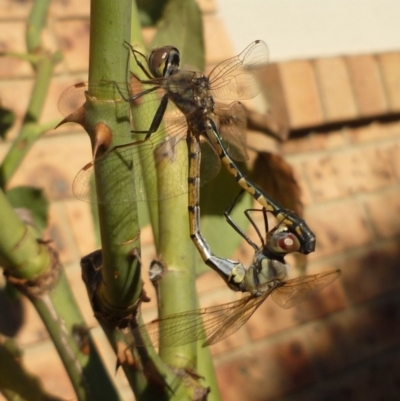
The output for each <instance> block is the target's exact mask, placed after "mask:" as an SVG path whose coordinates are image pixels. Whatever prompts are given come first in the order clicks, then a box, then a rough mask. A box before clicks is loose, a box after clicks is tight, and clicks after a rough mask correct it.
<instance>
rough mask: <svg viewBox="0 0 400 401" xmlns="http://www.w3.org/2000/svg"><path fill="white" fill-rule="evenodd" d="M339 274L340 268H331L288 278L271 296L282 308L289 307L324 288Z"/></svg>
mask: <svg viewBox="0 0 400 401" xmlns="http://www.w3.org/2000/svg"><path fill="white" fill-rule="evenodd" d="M339 276H340V270H331V271H328V272H325V273H319V274H313V275H310V276H305V277H298V278H295V279H293V280H288V281H286V282H284V283H283V285H282V286H281V287H277V288H276V289H275V290H273V292H272V295H271V298H272V299H273V300H274V301H275V302H276V303H277V304H278V305H279V306H280V307H281V308H284V309H289V308H292V307H293V306H295V305H297V304H299V303H300V302H302V301H304V300H305V299H306V298H307V297H309V296H310V295H311V294H314V293H316V292H318V291H320V290H322V288H324V287H326V286H327V285H328V284H330V283H331V282H332V281H334V280H336V279H337V278H338V277H339Z"/></svg>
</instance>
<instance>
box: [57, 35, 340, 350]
mask: <svg viewBox="0 0 400 401" xmlns="http://www.w3.org/2000/svg"><path fill="white" fill-rule="evenodd" d="M129 47H130V48H131V51H132V54H133V57H134V58H135V60H136V63H137V64H138V66H139V67H140V69H141V70H142V71H143V72H144V74H145V75H146V76H147V79H145V80H141V79H139V78H137V80H138V81H139V82H140V84H141V85H142V86H143V87H145V88H146V89H144V90H143V91H140V92H139V93H131V92H127V91H126V90H125V89H124V88H123V87H121V86H120V85H118V84H116V83H115V82H111V83H109V85H110V86H111V87H112V89H113V90H114V92H115V89H117V91H118V92H119V94H120V95H121V98H122V100H124V101H127V102H131V103H135V102H136V101H137V100H140V101H141V102H142V105H141V106H140V115H141V116H143V118H147V117H148V114H149V113H150V110H152V108H151V106H152V104H153V100H151V101H148V102H146V100H143V99H146V95H149V94H150V93H153V92H160V91H161V92H162V97H161V98H157V97H156V99H155V101H157V102H159V104H158V107H157V111H156V112H155V114H153V116H151V117H152V118H151V123H150V126H149V127H148V129H146V130H144V131H143V130H138V129H137V128H136V130H135V127H133V132H134V133H136V134H144V138H143V139H142V140H141V141H139V142H141V143H132V144H125V145H122V146H117V147H114V148H113V149H112V150H111V151H109V152H107V153H105V154H104V155H102V156H100V157H97V158H95V160H94V161H93V162H91V163H89V164H88V165H87V166H85V167H84V168H83V169H82V170H81V171H80V172H79V173H78V175H77V177H76V178H75V180H74V193H75V195H76V196H77V197H78V198H80V199H83V200H90V196H91V195H90V190H89V188H90V181H91V177H92V175H93V170H94V168H95V167H96V166H99V165H104V164H107V163H112V162H113V161H114V160H116V159H119V160H121V159H122V160H124V159H127V160H128V161H129V163H127V164H126V165H129V166H130V170H131V173H132V174H131V180H132V182H131V183H127V185H126V190H127V191H128V193H127V196H126V197H125V200H126V201H128V202H135V201H140V200H146V199H147V200H157V198H158V195H157V194H152V193H149V192H148V191H146V184H145V182H146V180H147V179H148V177H149V176H154V175H155V174H156V173H155V167H154V159H156V158H157V154H160V152H161V153H164V152H165V151H166V149H168V151H169V152H170V151H171V149H174V147H175V144H176V143H177V142H179V140H180V139H186V142H187V146H188V167H185V168H188V188H187V189H186V190H188V193H189V199H188V208H189V215H190V218H189V225H190V235H191V238H192V239H193V242H194V244H195V245H196V247H197V249H198V251H199V253H200V255H201V256H202V258H203V260H204V262H205V263H206V264H207V265H208V266H210V267H211V268H212V269H214V270H215V271H216V272H217V273H218V274H219V275H220V276H221V277H222V278H223V279H224V280H225V282H226V283H227V284H228V285H229V286H230V287H231V288H232V289H234V290H236V291H243V292H250V295H249V296H248V297H245V298H243V299H242V300H241V301H237V302H235V303H233V304H226V305H222V306H221V307H219V309H218V307H217V309H213V308H211V309H210V308H208V309H205V310H198V311H191V312H187V313H186V314H185V313H184V314H179V315H173V316H170V317H169V318H168V317H167V318H166V319H164V320H163V321H162V322H160V321H157V322H154V323H151V324H150V326H147V327H148V328H149V329H150V330H152V329H151V328H152V327H155V326H156V325H157V326H158V325H159V324H160V325H161V326H165V325H167V326H168V327H171V329H169V330H186V329H189V331H190V332H193V333H194V337H193V335H192V336H190V335H189V336H181V338H185V340H184V341H185V342H189V341H194V340H196V339H200V338H208V340H207V341H206V344H211V343H214V342H216V341H217V340H219V339H221V338H223V337H225V336H226V335H228V334H229V333H231V332H233V331H234V330H236V329H237V328H239V327H240V326H241V325H242V324H243V323H244V321H246V320H247V319H248V318H249V317H250V316H251V314H252V313H253V312H254V310H255V309H257V307H258V306H259V305H260V304H261V303H262V302H263V300H264V299H265V298H266V297H267V296H268V295H269V294H270V293H272V294H285V293H286V294H288V293H291V294H289V295H286V300H285V301H279V302H280V304H281V306H284V307H288V306H293V305H294V304H296V303H298V302H299V301H300V300H302V299H304V296H303V295H302V296H301V297H299V296H297V295H296V296H295V295H293V294H299V293H301V294H305V293H307V294H309V293H311V292H314V291H315V290H318V289H320V288H322V287H323V286H325V285H326V284H328V283H329V282H330V281H332V280H334V279H335V278H336V277H337V276H338V274H339V273H338V272H336V271H335V272H328V273H324V274H321V275H315V276H308V277H301V278H299V279H295V280H294V281H293V280H291V281H286V282H285V281H284V278H285V277H286V270H287V265H286V264H285V263H284V260H283V257H284V256H285V255H286V254H287V253H290V252H294V251H297V252H302V253H304V254H307V253H310V252H313V251H314V249H315V236H314V234H313V233H312V231H311V230H310V229H309V227H308V226H307V224H306V223H305V222H304V220H302V219H301V218H300V217H299V216H297V215H296V214H295V213H293V212H291V211H289V210H287V209H285V208H283V207H281V206H280V205H279V204H277V203H276V202H275V201H274V200H273V199H271V198H270V197H269V196H268V195H267V194H265V193H264V192H263V191H262V190H261V189H260V188H259V187H257V186H256V185H255V184H254V183H252V182H251V181H250V180H249V179H248V178H247V177H246V176H245V175H244V174H243V173H242V172H241V171H240V169H239V168H238V167H237V165H236V163H235V162H234V160H236V161H242V160H245V159H246V152H245V149H244V142H245V140H244V135H245V132H244V131H245V128H246V124H245V120H246V118H245V111H244V108H243V106H242V104H241V103H240V102H238V101H237V100H238V99H251V98H253V97H255V96H256V95H257V94H258V93H259V91H260V88H259V85H258V83H257V80H256V78H255V72H256V71H255V70H256V69H257V67H259V66H261V65H263V64H265V63H267V61H268V49H267V46H266V45H265V43H264V42H262V41H260V40H257V41H254V42H253V43H251V44H250V45H249V46H248V47H246V49H245V50H244V51H243V52H241V53H240V54H239V55H237V56H236V57H232V58H230V59H228V60H225V61H223V62H221V63H219V64H218V65H217V66H216V67H215V68H214V69H213V70H212V71H211V73H210V74H209V75H208V76H206V75H204V74H202V73H199V72H192V71H186V70H181V69H180V68H179V61H180V60H179V51H178V50H177V49H176V48H174V47H171V46H167V47H163V48H159V49H156V50H154V51H153V52H152V53H151V54H150V56H149V58H148V59H146V57H145V56H144V55H143V54H141V53H140V52H138V51H137V50H135V49H134V48H133V47H131V46H130V45H129ZM103 87H104V84H103ZM78 88H79V89H82V88H84V85H78ZM61 101H62V99H61ZM219 101H233V103H231V104H229V105H223V104H220V103H218V102H219ZM162 123H165V124H162ZM203 143H204V144H206V145H208V151H207V158H206V159H207V165H206V166H205V168H204V169H203V167H202V163H201V160H202V157H201V156H202V155H204V150H201V145H202V144H203ZM139 153H140V155H141V157H135V155H137V156H138V155H139ZM146 155H147V156H146ZM214 156H215V157H214ZM213 157H214V159H213ZM220 161H222V163H223V164H224V165H225V166H226V168H227V170H228V171H229V172H230V173H231V174H232V175H233V176H234V177H235V179H236V181H237V183H238V184H239V186H240V187H241V188H242V189H243V190H244V191H247V192H249V193H250V194H251V195H252V196H253V197H254V199H256V200H257V201H258V202H259V203H260V204H261V206H262V207H263V209H261V210H262V211H263V213H264V215H266V213H267V212H270V213H271V214H272V215H274V216H275V217H276V219H277V221H278V226H277V228H275V229H274V230H271V232H270V233H267V234H266V238H265V241H264V240H263V239H262V236H261V235H260V238H261V240H262V241H261V242H262V246H261V247H258V246H256V245H255V244H254V243H251V242H249V239H248V237H246V236H245V234H244V233H243V232H242V231H241V229H240V228H239V227H237V226H236V224H235V223H234V222H233V221H232V219H231V218H230V215H229V212H230V211H229V212H227V214H226V217H227V220H228V222H229V223H230V224H231V226H232V227H233V228H234V229H235V230H236V231H238V232H239V233H240V234H241V235H242V236H243V237H244V238H245V239H246V240H247V241H248V242H249V243H250V244H251V245H252V246H253V247H254V249H255V258H254V262H253V264H252V265H251V266H250V267H249V268H248V269H246V267H245V266H244V265H243V264H241V263H240V262H237V261H232V260H229V259H225V258H220V257H218V256H216V255H214V254H213V253H212V251H211V249H210V247H209V245H208V244H207V242H206V241H205V239H204V238H203V236H202V234H201V231H200V209H199V198H200V189H199V186H200V179H201V181H202V182H205V181H206V180H207V179H210V178H212V176H214V175H215V174H216V173H217V172H218V170H219V165H220ZM136 163H137V164H136ZM200 171H202V173H201V174H200ZM136 172H140V174H137V173H136ZM203 172H204V173H203ZM110 174H113V177H112V179H113V180H118V171H112V172H111V173H110ZM110 178H111V177H110ZM129 184H130V185H129ZM171 188H172V190H171V193H169V194H167V197H170V196H171V197H172V196H176V195H177V194H178V192H179V191H182V190H183V189H181V187H178V188H177V187H176V186H172V187H171ZM174 191H175V192H174ZM97 202H99V203H103V202H106V200H105V199H101V198H99V197H97ZM232 207H233V206H232ZM230 210H231V208H230ZM246 215H247V216H248V214H246ZM266 231H267V229H266ZM289 288H291V289H293V288H294V289H296V288H297V289H298V290H291V291H287V290H284V289H289ZM273 298H274V299H275V300H278V299H280V300H283V299H284V298H285V296H283V295H280V296H278V295H275V296H274V295H273ZM228 309H229V310H233V312H232V313H231V314H229V313H226V312H227V310H228ZM216 311H218V312H216ZM216 313H218V314H219V315H221V313H222V314H224V315H225V316H228V317H229V319H228V321H226V320H224V323H223V324H221V325H219V323H218V325H217V327H216V326H215V322H216V317H215V314H216ZM204 314H206V316H210V318H209V319H211V320H208V321H211V322H213V324H212V325H211V326H212V327H213V328H214V329H215V328H217V329H218V330H216V331H218V332H221V331H224V333H225V334H222V333H220V334H215V333H214V332H213V334H210V333H211V332H210V330H211V329H209V328H208V325H207V321H205V322H204V329H203V330H199V327H197V326H199V322H197V323H195V324H196V326H193V317H194V316H198V317H199V319H200V320H201V317H202V316H203V315H204ZM185 319H186V321H187V323H184V320H185ZM206 319H207V318H206ZM218 320H220V319H218ZM224 325H225V327H226V329H225V328H224V330H220V329H221V328H222V327H223V326H224ZM168 327H167V328H166V329H164V328H163V330H162V332H163V333H166V331H168ZM174 327H175V329H173V328H174ZM185 327H186V329H185ZM214 331H215V330H214ZM154 332H158V329H157V330H156V331H154ZM181 333H182V332H181ZM201 333H203V334H201ZM150 337H152V336H150ZM153 337H154V336H153ZM172 337H175V336H174V335H172ZM181 341H182V340H181Z"/></svg>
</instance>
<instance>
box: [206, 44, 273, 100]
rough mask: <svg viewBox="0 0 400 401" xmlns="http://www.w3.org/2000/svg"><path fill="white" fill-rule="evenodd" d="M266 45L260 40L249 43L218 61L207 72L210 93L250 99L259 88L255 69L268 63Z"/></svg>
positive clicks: (229, 98)
mask: <svg viewBox="0 0 400 401" xmlns="http://www.w3.org/2000/svg"><path fill="white" fill-rule="evenodd" d="M268 53H269V52H268V47H267V45H266V44H265V43H264V42H263V41H262V40H256V41H254V42H252V43H250V45H249V46H247V47H246V48H245V49H244V50H243V51H242V52H241V53H240V54H238V55H237V56H235V57H232V58H229V59H227V60H225V61H222V62H221V63H219V64H218V65H217V66H216V67H214V69H213V70H212V71H211V73H210V74H209V79H210V84H211V89H212V95H213V96H214V97H215V98H217V99H221V100H239V99H251V98H253V97H255V96H256V95H258V93H259V92H260V90H261V88H260V85H259V83H258V81H257V79H256V77H255V74H254V72H255V69H256V68H257V67H260V66H262V65H266V64H267V63H268V58H269V54H268Z"/></svg>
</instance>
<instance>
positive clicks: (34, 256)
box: [0, 190, 50, 280]
mask: <svg viewBox="0 0 400 401" xmlns="http://www.w3.org/2000/svg"><path fill="white" fill-rule="evenodd" d="M0 221H1V227H0V265H1V266H2V267H3V268H4V269H7V271H8V272H9V273H10V274H12V275H13V276H15V277H18V278H24V279H27V280H33V279H35V278H37V277H39V276H40V275H42V274H43V273H44V272H45V271H46V270H47V269H48V266H49V262H50V257H49V254H48V252H47V248H46V246H45V245H44V244H41V243H40V242H38V241H37V237H36V236H35V235H36V233H35V231H34V229H32V228H30V227H28V226H26V225H25V224H24V223H23V222H22V220H21V219H20V218H19V217H18V216H17V214H16V213H15V211H14V209H13V208H12V206H11V204H10V203H9V201H8V199H7V197H6V196H5V194H4V192H3V191H2V190H0Z"/></svg>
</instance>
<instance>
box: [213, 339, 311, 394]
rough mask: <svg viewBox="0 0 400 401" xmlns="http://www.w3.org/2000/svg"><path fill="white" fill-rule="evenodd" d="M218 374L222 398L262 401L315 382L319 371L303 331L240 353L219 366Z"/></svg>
mask: <svg viewBox="0 0 400 401" xmlns="http://www.w3.org/2000/svg"><path fill="white" fill-rule="evenodd" d="M217 377H218V383H219V387H220V391H221V394H222V399H223V400H226V401H228V400H229V401H238V400H246V401H262V400H269V399H271V398H272V397H278V396H282V395H284V394H287V393H291V392H292V391H294V390H295V389H296V388H300V387H302V386H304V385H307V384H310V383H312V382H313V380H315V377H316V372H315V368H314V366H313V363H312V362H311V359H310V354H309V348H308V346H307V340H306V337H305V336H304V334H303V332H302V331H300V332H296V333H293V334H292V333H291V335H290V336H280V337H279V338H278V339H275V340H274V341H270V342H268V343H267V344H265V345H264V346H263V347H257V348H256V349H254V350H253V351H251V353H250V351H247V352H246V353H241V354H240V356H239V357H238V358H237V359H231V360H229V361H227V362H226V363H224V364H222V365H220V366H218V368H217Z"/></svg>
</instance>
